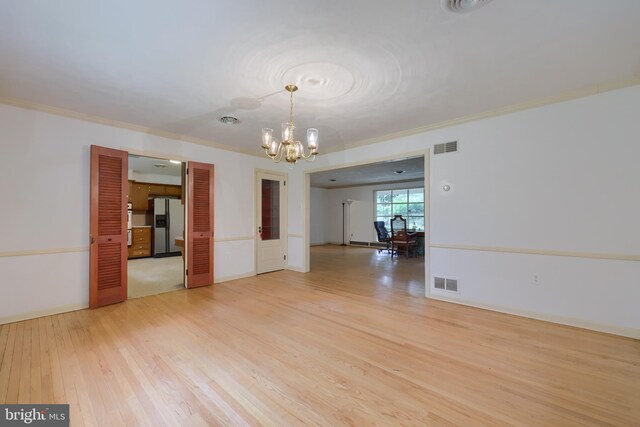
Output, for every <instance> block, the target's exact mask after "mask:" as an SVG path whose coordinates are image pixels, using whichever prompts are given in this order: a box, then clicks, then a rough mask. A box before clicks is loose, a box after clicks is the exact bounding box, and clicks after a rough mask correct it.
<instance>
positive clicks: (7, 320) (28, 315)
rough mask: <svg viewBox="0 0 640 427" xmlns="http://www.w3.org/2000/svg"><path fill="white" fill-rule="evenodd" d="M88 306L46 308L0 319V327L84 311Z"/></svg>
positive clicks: (72, 305)
mask: <svg viewBox="0 0 640 427" xmlns="http://www.w3.org/2000/svg"><path fill="white" fill-rule="evenodd" d="M85 308H89V304H88V303H87V304H70V305H65V306H62V307H56V308H48V309H45V310H38V311H31V312H29V313H22V314H17V315H15V316H7V317H0V325H4V324H6V323H14V322H22V321H23V320H31V319H37V318H38V317H45V316H53V315H54V314H61V313H68V312H70V311H77V310H84V309H85Z"/></svg>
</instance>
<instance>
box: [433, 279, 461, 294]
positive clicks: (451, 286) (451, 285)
mask: <svg viewBox="0 0 640 427" xmlns="http://www.w3.org/2000/svg"><path fill="white" fill-rule="evenodd" d="M433 287H434V288H436V289H441V290H443V291H449V292H458V281H457V280H456V279H446V278H444V277H434V278H433Z"/></svg>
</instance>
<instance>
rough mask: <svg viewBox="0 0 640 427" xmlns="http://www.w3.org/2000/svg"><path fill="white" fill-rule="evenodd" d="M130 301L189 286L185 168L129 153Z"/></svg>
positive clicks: (128, 241)
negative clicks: (185, 277) (186, 267)
mask: <svg viewBox="0 0 640 427" xmlns="http://www.w3.org/2000/svg"><path fill="white" fill-rule="evenodd" d="M128 160H129V170H128V181H129V193H128V194H129V199H128V218H127V219H128V221H127V227H128V230H127V234H128V235H127V243H128V261H127V267H128V268H127V270H128V290H127V297H128V298H137V297H142V296H147V295H154V294H158V293H162V292H168V291H172V290H176V289H180V288H183V287H184V286H185V280H184V272H185V258H184V230H185V171H186V165H185V163H183V162H181V161H177V160H170V159H160V158H155V157H146V156H138V155H134V154H129V159H128Z"/></svg>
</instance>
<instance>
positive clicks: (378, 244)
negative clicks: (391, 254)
mask: <svg viewBox="0 0 640 427" xmlns="http://www.w3.org/2000/svg"><path fill="white" fill-rule="evenodd" d="M349 244H350V245H352V246H371V247H374V248H386V247H387V244H386V243H384V242H382V243H381V242H359V241H357V240H349Z"/></svg>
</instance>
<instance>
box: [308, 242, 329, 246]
mask: <svg viewBox="0 0 640 427" xmlns="http://www.w3.org/2000/svg"><path fill="white" fill-rule="evenodd" d="M329 244H330V243H329V242H322V243H312V244H310V245H309V246H324V245H329Z"/></svg>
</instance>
